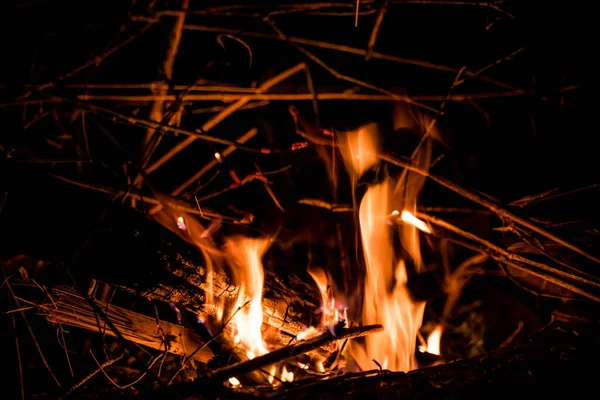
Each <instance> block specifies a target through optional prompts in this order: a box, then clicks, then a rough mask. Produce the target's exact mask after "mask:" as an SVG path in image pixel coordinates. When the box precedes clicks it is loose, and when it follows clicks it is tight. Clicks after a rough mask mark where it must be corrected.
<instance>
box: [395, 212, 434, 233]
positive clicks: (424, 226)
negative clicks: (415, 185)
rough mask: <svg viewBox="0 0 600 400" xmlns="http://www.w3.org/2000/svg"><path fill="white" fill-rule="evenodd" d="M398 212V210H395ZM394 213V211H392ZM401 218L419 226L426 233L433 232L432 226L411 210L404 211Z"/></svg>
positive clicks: (416, 226)
mask: <svg viewBox="0 0 600 400" xmlns="http://www.w3.org/2000/svg"><path fill="white" fill-rule="evenodd" d="M394 211H396V212H398V211H397V210H394ZM392 214H393V212H392ZM400 219H401V220H402V221H403V222H406V223H407V224H411V225H413V226H414V227H415V228H417V229H418V230H420V231H423V232H425V233H431V228H430V227H429V225H427V223H425V222H424V221H421V220H420V219H419V218H417V217H415V216H414V215H413V214H412V213H411V212H410V211H406V210H404V211H402V214H401V215H400Z"/></svg>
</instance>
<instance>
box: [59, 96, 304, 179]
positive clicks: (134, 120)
mask: <svg viewBox="0 0 600 400" xmlns="http://www.w3.org/2000/svg"><path fill="white" fill-rule="evenodd" d="M63 100H65V101H66V99H63ZM73 103H74V104H75V105H76V106H78V107H80V108H83V109H88V110H90V111H94V112H96V113H97V114H99V115H102V113H105V114H108V115H111V116H113V117H117V118H118V119H120V120H122V121H125V122H126V123H129V124H134V125H139V126H141V127H145V128H148V127H159V126H160V127H161V129H163V130H164V131H169V132H174V133H180V134H183V135H186V136H188V138H187V139H185V140H184V141H182V142H180V143H179V144H178V145H176V146H175V147H173V148H172V149H171V151H169V153H168V154H172V155H171V156H169V157H166V155H165V156H163V157H162V158H161V159H159V160H157V161H156V162H155V163H154V164H153V165H158V166H160V165H162V164H163V163H164V162H166V160H167V159H171V157H173V156H174V155H175V154H177V153H179V152H180V151H181V150H183V148H184V147H185V146H183V145H182V144H183V143H188V144H189V143H192V142H193V141H195V140H196V139H202V140H206V141H207V142H213V143H220V144H225V145H228V146H234V147H235V148H237V149H240V150H244V151H248V152H252V153H259V154H278V153H287V152H291V151H297V150H301V149H303V148H305V147H306V146H307V143H306V142H299V143H294V144H292V145H291V146H290V147H287V148H282V149H272V148H253V147H249V146H244V145H243V144H241V143H238V142H236V141H233V140H228V139H222V138H220V137H217V136H210V135H206V134H204V133H197V132H193V131H190V130H187V129H182V128H177V127H175V126H165V125H161V124H159V123H157V122H154V121H149V120H146V119H143V118H138V117H134V116H133V115H126V114H122V113H119V112H117V111H114V110H112V109H109V108H105V107H100V106H96V105H92V104H89V103H83V102H79V101H73ZM119 122H121V121H119ZM186 146H187V145H186ZM175 150H176V151H175ZM160 160H163V161H160ZM153 165H151V166H150V167H148V170H147V173H149V172H150V169H151V168H152V166H153ZM156 168H158V167H155V168H154V169H153V171H154V170H156Z"/></svg>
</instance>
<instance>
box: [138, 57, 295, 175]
mask: <svg viewBox="0 0 600 400" xmlns="http://www.w3.org/2000/svg"><path fill="white" fill-rule="evenodd" d="M304 68H305V64H304V63H300V64H297V65H296V66H294V67H291V68H289V69H287V70H285V71H283V72H281V73H279V74H277V75H276V76H274V77H273V78H271V79H269V80H267V81H266V82H264V83H263V84H262V85H260V88H261V89H262V90H264V91H267V90H269V89H270V88H271V87H273V86H275V85H277V84H278V83H279V82H281V81H283V80H285V79H287V78H289V77H290V76H292V75H294V74H296V73H297V72H299V71H301V70H303V69H304ZM251 100H252V98H250V97H248V96H245V97H242V98H240V99H239V100H238V101H236V102H235V103H233V104H232V105H230V106H229V107H227V108H226V109H225V110H223V111H221V112H220V113H219V114H217V115H216V116H214V117H213V118H211V119H210V120H209V121H208V122H206V123H205V124H204V125H202V127H201V128H200V132H202V134H199V135H202V136H205V137H209V136H208V135H206V134H205V132H207V131H209V130H211V129H212V128H213V127H215V126H216V125H217V124H219V123H220V122H221V121H223V120H224V119H225V118H227V117H229V116H230V115H231V114H233V113H234V112H236V111H237V110H238V109H240V108H242V107H243V106H244V105H246V104H247V103H249V102H250V101H251ZM158 126H160V124H159V125H158ZM163 129H166V127H163ZM197 138H198V137H195V136H189V137H188V138H186V139H185V140H183V141H182V142H180V143H178V144H177V145H175V146H174V147H172V148H171V149H170V150H169V151H168V152H167V153H165V154H164V155H163V156H162V157H161V158H159V159H158V160H156V161H155V162H154V163H153V164H152V165H150V167H148V173H149V174H150V173H152V172H153V171H155V170H157V169H158V168H159V167H160V166H161V165H163V164H164V163H166V162H167V161H169V160H170V159H171V158H173V157H174V156H175V155H177V154H178V153H179V152H181V151H182V150H183V149H185V148H186V147H187V146H189V145H190V144H191V143H193V142H194V141H195V140H196V139H197ZM200 138H201V137H200ZM205 140H206V139H205ZM228 142H229V141H228ZM221 143H223V144H228V145H234V143H225V142H223V141H221Z"/></svg>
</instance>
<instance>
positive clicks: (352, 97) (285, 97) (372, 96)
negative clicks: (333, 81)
mask: <svg viewBox="0 0 600 400" xmlns="http://www.w3.org/2000/svg"><path fill="white" fill-rule="evenodd" d="M577 89H580V86H578V85H567V86H564V87H561V88H559V89H558V90H555V91H547V92H544V93H543V94H553V93H563V94H564V93H568V92H571V91H574V90H577ZM197 91H203V90H202V89H200V87H199V89H197ZM206 91H211V90H206ZM539 94H540V92H535V91H534V90H508V91H497V92H482V93H460V94H450V95H420V94H416V95H411V96H410V97H408V96H406V95H403V94H395V93H390V92H384V93H356V92H355V91H345V92H321V93H316V94H315V93H310V92H309V93H254V91H251V92H248V91H245V90H229V91H227V92H222V93H202V94H186V95H184V96H182V97H181V99H182V101H186V102H199V101H222V102H232V101H237V100H239V99H242V98H245V97H248V98H249V99H250V100H252V101H314V100H315V99H316V100H318V101H339V100H344V101H398V102H404V103H410V102H411V101H444V100H446V101H455V102H466V101H470V100H481V99H494V98H509V97H524V96H537V95H539ZM76 97H77V99H78V100H81V101H122V102H134V103H137V102H147V101H156V100H164V101H173V100H176V99H177V95H173V94H165V95H157V94H119V95H117V94H108V95H107V94H78V95H76ZM40 101H42V100H40ZM48 101H52V100H48ZM54 101H56V102H59V101H62V99H58V98H56V99H55V100H54ZM34 102H37V100H35V101H34ZM25 103H26V102H13V103H0V108H2V107H8V106H18V105H23V104H25ZM221 109H222V108H219V109H218V110H221ZM201 110H202V111H205V110H206V111H208V109H201Z"/></svg>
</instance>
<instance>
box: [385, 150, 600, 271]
mask: <svg viewBox="0 0 600 400" xmlns="http://www.w3.org/2000/svg"><path fill="white" fill-rule="evenodd" d="M378 157H379V159H381V160H383V161H386V162H389V163H390V164H394V165H397V166H399V167H403V168H406V169H407V170H409V171H413V172H416V173H417V174H419V175H422V176H424V177H426V178H429V179H431V180H432V181H434V182H436V183H438V184H440V185H442V186H444V187H446V188H448V189H450V190H452V191H453V192H455V193H457V194H459V195H461V196H463V197H465V198H467V199H469V200H471V201H473V202H475V203H477V204H479V205H481V206H483V207H485V208H487V209H488V210H490V211H492V212H493V213H494V214H496V215H497V216H498V217H499V218H500V219H503V220H504V219H509V220H512V221H513V222H515V223H517V224H519V225H521V226H523V227H525V228H527V229H529V230H531V231H533V232H535V233H537V234H539V235H542V236H544V237H545V238H547V239H550V240H553V241H555V242H556V243H559V244H561V245H563V246H564V247H566V248H568V249H570V250H572V251H574V252H575V253H577V254H580V255H582V256H583V257H586V258H588V259H590V260H592V261H594V262H596V263H598V264H600V258H598V257H596V256H593V255H591V254H589V253H588V252H586V251H585V250H583V249H580V248H579V247H577V246H575V245H574V244H571V243H569V242H567V241H566V240H564V239H561V238H559V237H558V236H556V235H555V234H553V233H551V232H549V231H547V230H545V229H543V228H541V227H539V226H537V225H536V224H534V223H533V222H531V221H530V220H528V219H526V218H522V217H519V216H517V215H515V214H513V213H511V212H510V211H508V210H505V209H504V208H502V207H500V206H499V205H497V204H496V203H494V202H492V201H491V200H489V199H487V198H484V197H483V196H480V195H478V194H475V193H473V192H471V191H469V190H467V189H464V188H463V187H461V186H459V185H457V184H456V183H453V182H451V181H449V180H447V179H445V178H442V177H439V176H436V175H432V174H430V173H429V172H427V171H425V170H423V169H421V168H419V167H416V166H414V165H413V164H412V163H411V162H407V161H404V160H402V159H400V158H397V157H393V156H391V155H389V154H379V155H378Z"/></svg>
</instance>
